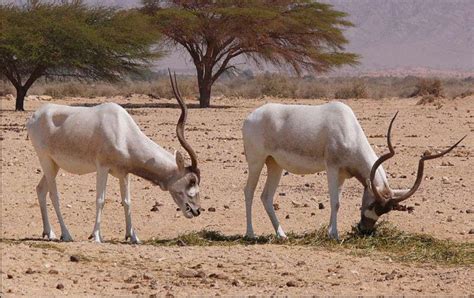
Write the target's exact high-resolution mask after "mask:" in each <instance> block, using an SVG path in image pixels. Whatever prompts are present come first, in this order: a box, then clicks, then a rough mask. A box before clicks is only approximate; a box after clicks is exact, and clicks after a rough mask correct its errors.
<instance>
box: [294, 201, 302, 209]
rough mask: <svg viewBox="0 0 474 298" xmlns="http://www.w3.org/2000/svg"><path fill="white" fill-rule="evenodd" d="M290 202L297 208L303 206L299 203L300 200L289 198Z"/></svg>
mask: <svg viewBox="0 0 474 298" xmlns="http://www.w3.org/2000/svg"><path fill="white" fill-rule="evenodd" d="M291 204H293V207H295V208H299V207H302V206H303V204H301V203H300V202H296V201H293V200H291Z"/></svg>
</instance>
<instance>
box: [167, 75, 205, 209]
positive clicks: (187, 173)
mask: <svg viewBox="0 0 474 298" xmlns="http://www.w3.org/2000/svg"><path fill="white" fill-rule="evenodd" d="M168 72H169V75H170V81H171V87H172V89H173V93H174V96H175V97H176V100H177V101H178V104H179V106H180V107H181V116H180V117H179V120H178V124H177V125H176V135H177V136H178V140H179V143H180V144H181V146H182V147H183V148H184V149H185V150H186V151H187V152H188V154H189V157H190V158H191V166H188V167H186V166H185V163H184V157H183V156H182V155H181V153H180V152H179V151H176V153H175V159H176V165H177V168H178V171H177V174H176V175H175V176H174V177H173V179H172V181H171V182H170V184H169V186H168V191H169V192H170V193H171V196H172V197H173V200H174V201H175V202H176V204H177V205H178V206H179V207H180V208H181V210H182V212H183V214H184V216H185V217H187V218H192V217H193V216H199V214H200V213H201V211H200V208H201V203H200V199H199V183H200V180H201V175H200V171H199V168H198V166H197V155H196V153H195V152H194V150H193V148H191V145H189V143H188V142H187V141H186V139H185V138H184V126H185V124H186V117H187V107H186V104H185V103H184V101H183V99H182V97H181V93H180V92H179V89H178V84H177V82H176V74H175V75H174V80H173V76H172V75H171V72H170V71H169V70H168Z"/></svg>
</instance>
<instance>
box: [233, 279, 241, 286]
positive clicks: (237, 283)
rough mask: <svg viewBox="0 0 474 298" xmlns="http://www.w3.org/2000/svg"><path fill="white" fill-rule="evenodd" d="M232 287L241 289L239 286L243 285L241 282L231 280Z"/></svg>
mask: <svg viewBox="0 0 474 298" xmlns="http://www.w3.org/2000/svg"><path fill="white" fill-rule="evenodd" d="M232 285H233V286H234V287H241V286H242V285H243V282H242V281H240V280H239V279H233V280H232Z"/></svg>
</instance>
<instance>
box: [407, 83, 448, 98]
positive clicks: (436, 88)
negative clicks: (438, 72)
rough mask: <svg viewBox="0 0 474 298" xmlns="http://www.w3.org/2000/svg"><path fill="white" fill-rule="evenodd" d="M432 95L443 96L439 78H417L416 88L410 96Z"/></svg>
mask: <svg viewBox="0 0 474 298" xmlns="http://www.w3.org/2000/svg"><path fill="white" fill-rule="evenodd" d="M425 95H432V96H434V97H443V96H444V95H443V85H442V83H441V80H440V79H419V80H418V84H417V85H416V90H415V92H413V93H412V94H411V95H410V97H417V96H425Z"/></svg>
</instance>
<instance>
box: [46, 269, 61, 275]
mask: <svg viewBox="0 0 474 298" xmlns="http://www.w3.org/2000/svg"><path fill="white" fill-rule="evenodd" d="M48 273H49V274H59V271H58V270H56V269H51V270H49V272H48Z"/></svg>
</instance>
